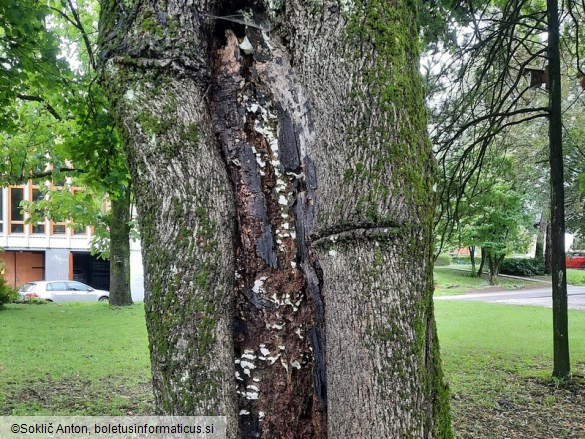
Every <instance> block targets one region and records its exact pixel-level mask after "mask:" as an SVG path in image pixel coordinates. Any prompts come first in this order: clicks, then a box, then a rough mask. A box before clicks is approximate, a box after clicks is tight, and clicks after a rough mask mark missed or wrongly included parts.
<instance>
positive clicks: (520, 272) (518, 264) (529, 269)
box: [500, 258, 544, 276]
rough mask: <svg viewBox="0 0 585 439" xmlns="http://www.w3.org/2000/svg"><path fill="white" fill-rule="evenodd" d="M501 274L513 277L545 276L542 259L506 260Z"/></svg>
mask: <svg viewBox="0 0 585 439" xmlns="http://www.w3.org/2000/svg"><path fill="white" fill-rule="evenodd" d="M500 273H502V274H510V275H512V276H539V275H542V274H544V259H542V258H511V259H504V261H503V262H502V266H501V268H500Z"/></svg>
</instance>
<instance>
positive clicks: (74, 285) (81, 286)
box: [67, 282, 91, 291]
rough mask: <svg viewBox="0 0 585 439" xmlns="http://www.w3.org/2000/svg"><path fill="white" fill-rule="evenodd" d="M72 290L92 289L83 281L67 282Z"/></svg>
mask: <svg viewBox="0 0 585 439" xmlns="http://www.w3.org/2000/svg"><path fill="white" fill-rule="evenodd" d="M67 285H69V290H70V291H91V288H90V287H88V286H87V285H84V284H82V283H81V282H67Z"/></svg>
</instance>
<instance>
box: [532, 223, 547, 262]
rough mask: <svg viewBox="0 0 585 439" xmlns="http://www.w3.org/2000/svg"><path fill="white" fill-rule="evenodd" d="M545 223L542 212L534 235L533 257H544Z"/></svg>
mask: <svg viewBox="0 0 585 439" xmlns="http://www.w3.org/2000/svg"><path fill="white" fill-rule="evenodd" d="M546 224H547V222H546V221H545V219H544V212H543V213H542V216H541V217H540V222H539V223H538V231H537V235H536V250H535V251H534V257H535V258H536V259H539V258H540V259H544V240H545V236H546Z"/></svg>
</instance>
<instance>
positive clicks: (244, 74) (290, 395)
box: [212, 27, 326, 438]
mask: <svg viewBox="0 0 585 439" xmlns="http://www.w3.org/2000/svg"><path fill="white" fill-rule="evenodd" d="M238 31H239V33H236V32H238ZM248 43H249V45H248ZM250 46H251V47H250ZM213 58H214V74H213V77H214V85H213V93H212V96H213V97H212V101H213V104H212V114H213V119H214V120H213V123H214V127H215V131H216V135H217V136H218V139H219V142H220V144H221V146H222V152H223V156H224V159H225V161H226V164H227V168H228V172H229V174H230V177H231V181H232V185H233V190H234V193H235V200H236V201H235V202H236V211H237V227H238V229H239V233H238V234H237V235H239V236H240V240H239V242H237V243H236V249H235V253H236V288H235V290H236V299H235V301H236V310H235V316H234V341H235V358H236V360H235V362H236V380H237V383H238V398H239V410H240V412H239V413H240V420H241V427H242V434H243V436H244V437H247V438H248V437H249V438H253V437H267V438H270V437H283V438H284V437H286V438H321V437H325V436H326V421H325V405H326V395H325V366H324V364H325V361H324V358H323V355H324V351H323V346H324V330H323V328H324V318H323V304H322V300H321V294H320V289H321V286H320V283H321V282H320V280H319V265H318V262H317V261H316V260H314V258H312V256H311V254H310V252H309V249H308V236H309V234H310V232H311V228H312V220H313V209H314V203H315V189H316V178H315V169H314V168H313V165H312V162H311V161H310V159H309V158H308V157H306V156H305V154H304V150H305V146H306V142H308V141H310V139H311V134H310V131H311V130H312V126H311V123H310V117H309V116H308V114H309V113H308V111H309V108H308V103H307V101H306V99H304V98H303V93H302V90H301V87H300V86H299V84H298V82H297V81H296V80H295V76H294V72H293V70H292V69H291V68H290V64H289V62H288V60H287V53H286V51H285V50H283V49H282V48H281V47H280V46H279V45H278V44H277V43H276V42H273V41H270V40H269V39H268V37H267V36H266V35H265V34H264V33H263V32H262V31H260V30H259V29H255V28H250V27H248V28H246V29H245V31H244V30H243V29H242V28H240V29H239V30H238V29H228V30H226V31H225V35H218V36H217V38H216V40H215V42H214V51H213Z"/></svg>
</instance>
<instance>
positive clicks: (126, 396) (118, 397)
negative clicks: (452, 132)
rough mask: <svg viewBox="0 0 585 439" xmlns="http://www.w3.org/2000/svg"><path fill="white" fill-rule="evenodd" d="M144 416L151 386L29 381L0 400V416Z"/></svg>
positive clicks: (150, 410) (151, 409)
mask: <svg viewBox="0 0 585 439" xmlns="http://www.w3.org/2000/svg"><path fill="white" fill-rule="evenodd" d="M23 408H24V411H25V412H27V414H30V415H34V414H63V415H77V414H80V413H83V414H84V415H87V416H103V415H119V416H124V415H127V416H134V415H136V416H139V415H140V416H146V415H151V414H154V403H153V396H152V387H151V385H150V383H144V384H140V385H137V386H133V387H129V386H125V385H123V384H120V383H114V382H112V381H111V380H103V381H102V382H100V383H97V384H96V383H95V382H93V383H92V382H90V381H83V380H79V379H76V378H66V379H61V380H46V381H36V382H31V383H29V384H28V385H25V386H21V387H20V389H19V390H16V391H12V392H10V391H9V392H8V394H7V395H6V398H4V399H3V400H1V399H0V416H2V415H12V414H15V413H16V414H22V410H23Z"/></svg>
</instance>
